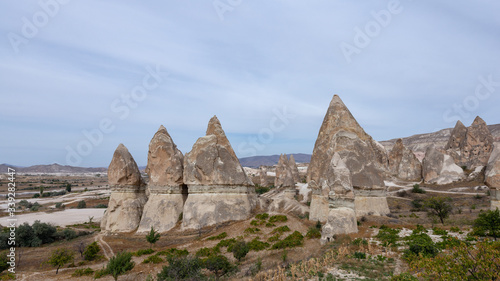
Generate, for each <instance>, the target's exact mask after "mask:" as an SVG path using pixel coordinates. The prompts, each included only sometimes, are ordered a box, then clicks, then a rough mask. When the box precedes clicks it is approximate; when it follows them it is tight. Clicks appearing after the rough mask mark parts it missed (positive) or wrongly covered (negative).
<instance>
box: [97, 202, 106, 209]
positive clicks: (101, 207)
mask: <svg viewBox="0 0 500 281" xmlns="http://www.w3.org/2000/svg"><path fill="white" fill-rule="evenodd" d="M107 207H108V205H106V204H102V203H101V204H97V205H95V206H94V208H98V209H106V208H107Z"/></svg>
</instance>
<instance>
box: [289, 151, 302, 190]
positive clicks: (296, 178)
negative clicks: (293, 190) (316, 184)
mask: <svg viewBox="0 0 500 281" xmlns="http://www.w3.org/2000/svg"><path fill="white" fill-rule="evenodd" d="M288 166H289V167H290V170H291V171H292V177H293V181H294V183H297V182H300V174H299V168H297V162H295V157H293V154H291V155H290V159H289V160H288Z"/></svg>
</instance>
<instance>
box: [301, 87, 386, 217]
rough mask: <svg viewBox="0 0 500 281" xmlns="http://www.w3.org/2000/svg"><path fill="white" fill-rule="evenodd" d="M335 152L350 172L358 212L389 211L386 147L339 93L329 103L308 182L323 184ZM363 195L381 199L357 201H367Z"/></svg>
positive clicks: (381, 212) (383, 212)
mask: <svg viewBox="0 0 500 281" xmlns="http://www.w3.org/2000/svg"><path fill="white" fill-rule="evenodd" d="M335 153H338V154H339V156H340V157H341V158H342V159H344V162H345V165H346V167H347V168H348V169H349V171H350V173H351V179H352V185H353V186H354V193H355V194H356V199H355V205H356V215H358V216H359V215H360V214H365V213H374V212H377V213H379V214H387V213H389V207H388V205H387V199H386V197H385V183H384V180H383V174H384V173H385V172H386V171H387V164H388V159H387V154H386V152H385V149H384V147H383V146H382V145H380V144H379V143H377V142H376V141H375V140H373V138H372V137H371V136H369V135H368V134H367V133H366V132H365V131H364V130H363V128H361V126H360V125H359V124H358V122H357V121H356V119H354V117H353V116H352V114H351V112H350V111H349V109H347V107H346V106H345V105H344V103H343V102H342V100H341V99H340V98H339V97H338V96H337V95H335V96H334V97H333V99H332V101H331V102H330V106H329V107H328V111H327V113H326V115H325V118H324V120H323V124H322V125H321V128H320V131H319V134H318V138H317V139H316V143H315V145H314V150H313V155H312V157H311V163H310V164H309V168H308V176H307V179H308V182H309V183H311V182H312V181H314V182H315V183H316V184H320V183H321V179H322V178H326V177H325V175H326V173H327V170H328V168H329V166H330V163H331V160H332V157H333V155H334V154H335ZM311 188H313V187H311ZM364 197H379V200H375V201H376V202H375V201H374V202H372V203H376V204H377V205H373V206H368V205H365V204H358V203H357V201H358V200H361V201H360V202H364V200H362V199H363V198H364ZM372 201H373V200H372ZM311 204H312V203H311ZM358 205H359V208H358ZM363 208H368V209H363ZM372 209H373V210H372Z"/></svg>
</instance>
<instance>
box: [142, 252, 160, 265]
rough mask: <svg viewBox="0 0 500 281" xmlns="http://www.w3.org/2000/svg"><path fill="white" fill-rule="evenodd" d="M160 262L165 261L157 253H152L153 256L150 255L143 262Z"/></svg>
mask: <svg viewBox="0 0 500 281" xmlns="http://www.w3.org/2000/svg"><path fill="white" fill-rule="evenodd" d="M160 262H163V259H162V258H160V257H159V256H158V255H157V254H156V255H152V256H150V257H148V258H147V259H145V260H143V261H142V263H153V264H157V263H160Z"/></svg>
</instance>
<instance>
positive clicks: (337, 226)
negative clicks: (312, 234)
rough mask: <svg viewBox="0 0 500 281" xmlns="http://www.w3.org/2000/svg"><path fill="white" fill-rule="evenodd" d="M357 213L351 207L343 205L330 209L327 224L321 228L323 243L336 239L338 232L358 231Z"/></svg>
mask: <svg viewBox="0 0 500 281" xmlns="http://www.w3.org/2000/svg"><path fill="white" fill-rule="evenodd" d="M357 232H358V225H357V221H356V214H355V213H354V210H353V209H351V208H346V207H341V208H335V209H330V211H329V212H328V218H327V221H326V224H325V225H323V227H322V228H321V243H323V244H324V243H326V242H330V241H333V240H334V236H335V235H338V234H349V233H357Z"/></svg>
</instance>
